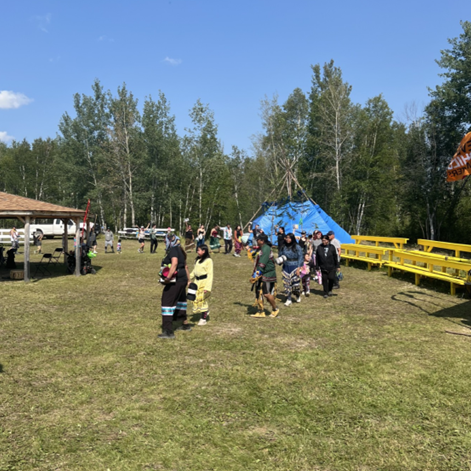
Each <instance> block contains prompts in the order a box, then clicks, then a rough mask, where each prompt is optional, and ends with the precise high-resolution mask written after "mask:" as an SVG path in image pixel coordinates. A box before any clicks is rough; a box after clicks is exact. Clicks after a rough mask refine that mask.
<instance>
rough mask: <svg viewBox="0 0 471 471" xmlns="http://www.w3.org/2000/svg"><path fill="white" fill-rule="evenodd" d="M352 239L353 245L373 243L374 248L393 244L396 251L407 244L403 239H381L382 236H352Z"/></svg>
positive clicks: (406, 240)
mask: <svg viewBox="0 0 471 471" xmlns="http://www.w3.org/2000/svg"><path fill="white" fill-rule="evenodd" d="M352 239H353V240H354V241H355V244H361V243H362V242H374V243H375V245H376V247H379V244H380V243H383V244H384V243H386V244H393V245H394V247H396V249H402V248H403V247H404V244H407V242H408V241H409V239H406V238H405V237H383V236H360V235H353V236H352Z"/></svg>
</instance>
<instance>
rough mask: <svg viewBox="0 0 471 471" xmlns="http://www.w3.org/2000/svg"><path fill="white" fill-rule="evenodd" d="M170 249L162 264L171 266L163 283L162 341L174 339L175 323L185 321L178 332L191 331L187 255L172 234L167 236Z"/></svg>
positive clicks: (160, 336) (178, 240)
mask: <svg viewBox="0 0 471 471" xmlns="http://www.w3.org/2000/svg"><path fill="white" fill-rule="evenodd" d="M167 242H168V249H167V254H166V256H165V258H164V259H163V261H162V264H163V265H165V266H168V265H170V270H169V271H168V273H167V274H166V276H165V278H164V279H163V281H162V283H163V284H164V285H165V287H164V290H163V292H162V302H161V305H162V333H161V334H160V335H158V337H159V338H161V339H174V338H175V334H174V333H173V321H180V320H181V321H183V323H182V326H181V327H180V329H178V330H185V331H190V330H191V327H190V325H189V324H188V318H187V314H186V308H187V301H186V287H187V285H188V279H189V277H190V276H189V273H188V266H187V264H186V253H185V251H184V250H183V248H182V247H181V245H180V239H179V238H178V237H177V236H176V235H175V234H172V233H169V234H168V235H167Z"/></svg>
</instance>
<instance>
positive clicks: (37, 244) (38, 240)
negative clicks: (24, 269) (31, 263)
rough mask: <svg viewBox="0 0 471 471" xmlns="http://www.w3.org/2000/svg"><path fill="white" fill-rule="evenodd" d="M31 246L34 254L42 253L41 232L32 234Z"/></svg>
mask: <svg viewBox="0 0 471 471" xmlns="http://www.w3.org/2000/svg"><path fill="white" fill-rule="evenodd" d="M33 244H34V246H35V247H36V250H35V251H34V253H42V249H43V235H42V233H41V232H38V233H36V231H35V232H33ZM62 248H63V247H62Z"/></svg>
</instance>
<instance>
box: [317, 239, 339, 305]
mask: <svg viewBox="0 0 471 471" xmlns="http://www.w3.org/2000/svg"><path fill="white" fill-rule="evenodd" d="M316 263H317V267H318V268H320V270H321V272H322V285H323V286H324V298H327V297H328V296H332V287H333V286H334V282H335V274H336V271H337V270H340V263H339V259H338V256H337V250H336V248H335V247H334V246H333V245H332V244H330V241H329V236H328V235H325V236H323V237H322V245H319V247H317V251H316Z"/></svg>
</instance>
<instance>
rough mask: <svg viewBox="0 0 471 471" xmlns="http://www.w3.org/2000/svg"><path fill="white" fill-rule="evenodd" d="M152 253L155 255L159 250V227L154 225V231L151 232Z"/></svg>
mask: <svg viewBox="0 0 471 471" xmlns="http://www.w3.org/2000/svg"><path fill="white" fill-rule="evenodd" d="M149 236H150V253H155V252H156V250H157V246H158V245H159V243H158V241H157V226H156V224H153V225H152V229H151V230H150V234H149Z"/></svg>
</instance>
